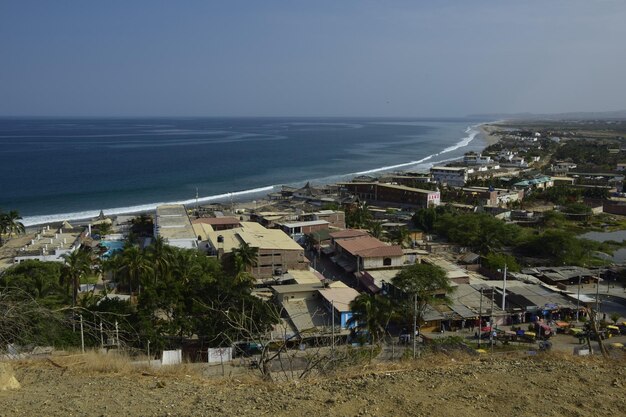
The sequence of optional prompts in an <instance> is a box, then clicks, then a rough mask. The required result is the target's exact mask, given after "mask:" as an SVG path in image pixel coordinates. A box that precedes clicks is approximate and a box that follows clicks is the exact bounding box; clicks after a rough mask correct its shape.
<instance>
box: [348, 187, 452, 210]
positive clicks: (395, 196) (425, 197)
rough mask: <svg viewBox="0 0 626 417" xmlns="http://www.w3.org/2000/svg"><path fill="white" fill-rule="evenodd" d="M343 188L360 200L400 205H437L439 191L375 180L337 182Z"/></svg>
mask: <svg viewBox="0 0 626 417" xmlns="http://www.w3.org/2000/svg"><path fill="white" fill-rule="evenodd" d="M339 185H340V186H341V187H342V188H343V189H344V190H347V191H348V192H350V193H352V194H354V195H356V196H358V197H359V198H360V199H361V200H364V201H368V202H376V203H379V204H380V203H393V204H396V205H400V206H410V207H431V206H438V205H439V202H440V198H441V195H440V193H439V191H433V190H422V189H421V188H413V187H407V186H406V185H395V184H381V183H377V182H369V183H358V182H348V183H341V184H339Z"/></svg>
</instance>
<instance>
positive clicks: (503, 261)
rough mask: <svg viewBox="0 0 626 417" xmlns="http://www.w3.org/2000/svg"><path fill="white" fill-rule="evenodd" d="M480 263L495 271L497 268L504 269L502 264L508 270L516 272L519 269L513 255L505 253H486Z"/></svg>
mask: <svg viewBox="0 0 626 417" xmlns="http://www.w3.org/2000/svg"><path fill="white" fill-rule="evenodd" d="M482 264H483V266H484V267H486V268H487V269H490V270H492V271H497V270H498V269H500V270H502V271H504V265H506V267H507V270H509V271H510V272H518V271H519V270H520V267H519V264H518V263H517V260H516V259H515V257H514V256H512V255H509V254H506V253H495V252H491V253H488V254H487V256H485V258H484V260H483V262H482Z"/></svg>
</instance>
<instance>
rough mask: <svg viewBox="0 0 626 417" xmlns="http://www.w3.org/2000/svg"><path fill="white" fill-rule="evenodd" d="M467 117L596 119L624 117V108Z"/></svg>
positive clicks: (625, 115)
mask: <svg viewBox="0 0 626 417" xmlns="http://www.w3.org/2000/svg"><path fill="white" fill-rule="evenodd" d="M467 117H469V118H483V119H518V120H581V119H582V120H598V119H626V110H615V111H603V112H569V113H548V114H536V113H485V114H471V115H468V116H467Z"/></svg>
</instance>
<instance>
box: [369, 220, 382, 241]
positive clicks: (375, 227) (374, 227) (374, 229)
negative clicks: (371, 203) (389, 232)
mask: <svg viewBox="0 0 626 417" xmlns="http://www.w3.org/2000/svg"><path fill="white" fill-rule="evenodd" d="M368 231H369V232H370V235H371V236H372V237H375V238H376V239H380V238H381V237H382V236H383V225H382V224H380V223H379V222H375V221H371V222H369V226H368Z"/></svg>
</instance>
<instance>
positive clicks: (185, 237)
mask: <svg viewBox="0 0 626 417" xmlns="http://www.w3.org/2000/svg"><path fill="white" fill-rule="evenodd" d="M154 235H155V236H157V237H158V236H160V237H162V238H163V239H164V240H165V241H166V242H167V244H168V245H170V246H174V247H177V248H181V249H196V248H197V247H198V237H197V235H196V233H195V232H194V229H193V227H192V225H191V221H190V220H189V216H188V215H187V210H185V206H183V205H182V204H164V205H161V206H158V207H157V208H156V216H155V219H154Z"/></svg>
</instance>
